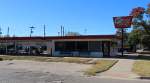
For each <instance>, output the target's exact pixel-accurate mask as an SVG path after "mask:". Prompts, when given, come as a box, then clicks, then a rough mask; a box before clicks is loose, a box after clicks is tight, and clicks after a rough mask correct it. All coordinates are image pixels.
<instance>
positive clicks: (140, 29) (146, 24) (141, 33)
mask: <svg viewBox="0 0 150 83" xmlns="http://www.w3.org/2000/svg"><path fill="white" fill-rule="evenodd" d="M130 15H131V16H133V21H132V27H133V30H132V31H131V33H130V34H129V37H128V43H129V44H130V45H134V46H137V45H138V44H141V43H142V44H143V46H144V47H150V45H149V40H150V37H149V36H150V4H148V6H147V8H143V7H136V8H133V9H132V11H131V13H130Z"/></svg>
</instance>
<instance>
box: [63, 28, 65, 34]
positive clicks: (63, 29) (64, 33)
mask: <svg viewBox="0 0 150 83" xmlns="http://www.w3.org/2000/svg"><path fill="white" fill-rule="evenodd" d="M63 36H65V28H64V26H63Z"/></svg>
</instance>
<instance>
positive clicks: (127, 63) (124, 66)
mask: <svg viewBox="0 0 150 83" xmlns="http://www.w3.org/2000/svg"><path fill="white" fill-rule="evenodd" d="M133 63H134V60H128V59H119V61H118V63H116V64H115V65H114V66H113V67H112V68H111V69H110V70H108V71H106V72H103V73H101V74H99V76H100V77H106V78H107V77H108V78H125V79H133V78H137V77H139V76H138V75H136V74H135V73H133V72H132V65H133Z"/></svg>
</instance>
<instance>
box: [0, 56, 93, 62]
mask: <svg viewBox="0 0 150 83" xmlns="http://www.w3.org/2000/svg"><path fill="white" fill-rule="evenodd" d="M0 59H2V60H31V61H41V62H68V63H81V64H87V63H88V62H89V61H90V60H92V59H82V58H75V57H73V58H72V57H67V58H61V57H41V56H0Z"/></svg>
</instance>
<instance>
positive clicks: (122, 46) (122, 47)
mask: <svg viewBox="0 0 150 83" xmlns="http://www.w3.org/2000/svg"><path fill="white" fill-rule="evenodd" d="M121 30H122V45H121V54H122V56H123V51H124V29H123V28H122V29H121Z"/></svg>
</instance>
